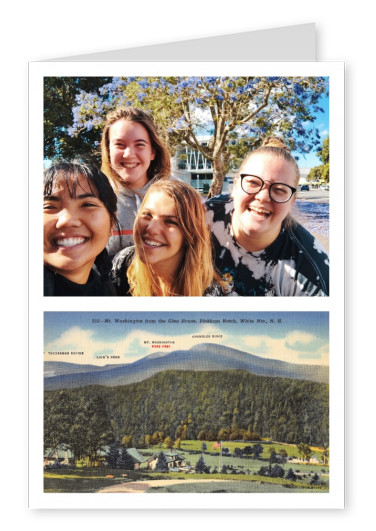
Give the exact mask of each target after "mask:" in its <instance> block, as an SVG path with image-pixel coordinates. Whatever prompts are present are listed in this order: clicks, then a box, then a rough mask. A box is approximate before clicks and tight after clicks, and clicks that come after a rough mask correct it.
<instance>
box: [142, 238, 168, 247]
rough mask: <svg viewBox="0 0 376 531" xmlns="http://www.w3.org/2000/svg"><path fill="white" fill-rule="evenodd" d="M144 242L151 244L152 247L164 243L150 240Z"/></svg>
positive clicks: (161, 245) (160, 245)
mask: <svg viewBox="0 0 376 531" xmlns="http://www.w3.org/2000/svg"><path fill="white" fill-rule="evenodd" d="M144 242H145V243H146V245H150V246H151V247H163V245H164V244H163V243H158V242H153V241H150V240H144Z"/></svg>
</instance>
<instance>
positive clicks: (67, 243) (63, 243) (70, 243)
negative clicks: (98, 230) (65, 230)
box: [56, 238, 85, 247]
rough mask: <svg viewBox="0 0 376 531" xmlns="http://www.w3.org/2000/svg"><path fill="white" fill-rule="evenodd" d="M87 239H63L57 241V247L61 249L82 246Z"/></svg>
mask: <svg viewBox="0 0 376 531" xmlns="http://www.w3.org/2000/svg"><path fill="white" fill-rule="evenodd" d="M84 241H85V238H61V239H60V240H56V243H57V245H59V246H60V247H74V246H75V245H80V243H84Z"/></svg>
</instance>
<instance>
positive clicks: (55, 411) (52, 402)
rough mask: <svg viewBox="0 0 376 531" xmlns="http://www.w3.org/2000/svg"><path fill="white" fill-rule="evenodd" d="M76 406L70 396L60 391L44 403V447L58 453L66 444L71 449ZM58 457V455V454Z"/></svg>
mask: <svg viewBox="0 0 376 531" xmlns="http://www.w3.org/2000/svg"><path fill="white" fill-rule="evenodd" d="M75 411H76V405H75V401H74V399H73V398H72V396H71V395H70V394H68V393H67V392H66V391H64V390H63V391H59V393H58V394H57V395H56V396H53V397H50V398H49V399H45V401H44V432H43V433H44V447H45V449H48V448H49V449H51V450H53V451H54V452H57V448H58V447H59V446H60V445H62V444H64V445H66V446H67V447H71V437H70V430H71V427H72V424H73V423H74V417H75ZM56 455H57V454H56Z"/></svg>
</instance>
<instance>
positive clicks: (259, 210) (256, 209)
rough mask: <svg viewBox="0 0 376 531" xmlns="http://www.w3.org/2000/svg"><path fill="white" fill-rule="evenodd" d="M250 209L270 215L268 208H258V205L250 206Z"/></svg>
mask: <svg viewBox="0 0 376 531" xmlns="http://www.w3.org/2000/svg"><path fill="white" fill-rule="evenodd" d="M250 210H251V211H252V210H253V211H254V212H257V213H258V214H264V215H266V216H268V215H269V214H270V212H269V211H268V210H263V209H262V208H256V207H250Z"/></svg>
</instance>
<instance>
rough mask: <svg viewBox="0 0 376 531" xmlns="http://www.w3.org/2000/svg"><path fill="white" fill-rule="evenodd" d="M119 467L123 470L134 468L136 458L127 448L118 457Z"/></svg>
mask: <svg viewBox="0 0 376 531" xmlns="http://www.w3.org/2000/svg"><path fill="white" fill-rule="evenodd" d="M118 467H119V468H121V469H123V470H134V460H133V458H132V456H131V455H129V453H128V451H127V449H126V448H123V449H122V450H121V454H120V457H119V459H118Z"/></svg>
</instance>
